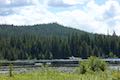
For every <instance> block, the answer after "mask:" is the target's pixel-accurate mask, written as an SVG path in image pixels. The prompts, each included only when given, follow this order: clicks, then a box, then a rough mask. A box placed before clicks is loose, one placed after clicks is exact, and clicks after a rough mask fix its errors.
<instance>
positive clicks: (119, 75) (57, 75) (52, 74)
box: [0, 70, 120, 80]
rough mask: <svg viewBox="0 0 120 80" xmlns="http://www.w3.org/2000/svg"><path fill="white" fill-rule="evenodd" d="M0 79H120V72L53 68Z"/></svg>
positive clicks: (0, 79)
mask: <svg viewBox="0 0 120 80" xmlns="http://www.w3.org/2000/svg"><path fill="white" fill-rule="evenodd" d="M0 80H120V72H107V71H106V72H99V73H97V72H96V73H86V74H77V73H62V72H58V71H54V70H46V71H35V72H32V73H22V74H14V76H12V77H9V76H8V75H0Z"/></svg>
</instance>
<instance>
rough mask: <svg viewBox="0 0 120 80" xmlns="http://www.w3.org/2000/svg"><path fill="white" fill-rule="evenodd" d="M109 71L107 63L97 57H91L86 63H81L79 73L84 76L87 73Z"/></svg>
mask: <svg viewBox="0 0 120 80" xmlns="http://www.w3.org/2000/svg"><path fill="white" fill-rule="evenodd" d="M106 69H107V64H106V62H105V61H103V60H101V59H99V58H97V57H93V56H92V57H89V58H88V59H87V60H86V61H82V62H80V66H79V72H80V73H81V74H84V73H86V72H89V71H92V72H97V71H105V70H106Z"/></svg>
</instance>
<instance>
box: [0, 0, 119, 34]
mask: <svg viewBox="0 0 120 80" xmlns="http://www.w3.org/2000/svg"><path fill="white" fill-rule="evenodd" d="M1 4H2V5H4V7H5V5H8V4H11V2H10V0H0V5H1ZM28 4H30V5H29V6H28ZM81 4H82V7H84V8H83V9H81V6H80V5H81ZM11 5H14V8H10V9H9V8H8V10H7V9H5V8H0V11H1V13H3V12H4V14H5V13H6V15H4V14H1V13H0V22H1V23H8V24H16V25H21V24H22V25H24V24H28V25H30V24H39V23H49V22H58V23H60V24H63V25H66V26H71V27H74V28H77V29H82V30H85V31H89V32H95V33H105V34H106V33H107V30H110V32H112V31H113V30H115V31H116V33H117V34H119V35H120V30H119V28H120V26H119V25H120V10H119V9H120V4H119V3H118V0H107V1H106V2H105V3H104V4H103V5H98V4H96V3H95V1H94V0H44V1H43V0H13V2H12V4H11ZM18 5H19V6H21V7H16V6H18ZM24 5H26V6H24ZM73 5H74V6H76V7H75V8H73V7H71V6H73ZM50 6H52V8H55V9H59V8H58V7H62V8H66V10H64V11H59V12H54V11H53V12H52V11H50V10H49V7H50ZM66 6H67V7H68V6H70V7H71V10H67V7H66ZM8 13H9V14H10V13H11V14H10V15H9V14H8ZM3 15H4V16H3Z"/></svg>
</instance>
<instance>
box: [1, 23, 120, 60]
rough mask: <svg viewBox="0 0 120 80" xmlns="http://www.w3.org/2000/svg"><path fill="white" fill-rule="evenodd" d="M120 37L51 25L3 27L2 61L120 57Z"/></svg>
mask: <svg viewBox="0 0 120 80" xmlns="http://www.w3.org/2000/svg"><path fill="white" fill-rule="evenodd" d="M119 53H120V37H118V36H116V34H115V32H114V34H113V35H112V36H110V35H100V34H92V33H87V32H84V31H80V30H77V29H72V28H68V27H64V26H62V25H59V24H56V23H51V24H41V25H33V26H14V25H0V59H1V60H18V59H22V60H23V59H25V60H26V59H61V58H63V59H66V58H69V57H71V56H75V57H81V58H87V57H89V56H91V55H93V56H99V57H102V58H108V57H120V54H119Z"/></svg>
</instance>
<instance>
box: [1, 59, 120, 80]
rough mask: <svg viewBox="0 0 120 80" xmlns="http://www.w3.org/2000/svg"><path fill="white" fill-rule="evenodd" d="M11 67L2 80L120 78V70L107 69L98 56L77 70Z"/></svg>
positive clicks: (106, 79)
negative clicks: (17, 71)
mask: <svg viewBox="0 0 120 80" xmlns="http://www.w3.org/2000/svg"><path fill="white" fill-rule="evenodd" d="M12 66H13V65H10V67H9V74H7V75H6V74H1V75H0V80H120V71H119V70H118V71H112V70H109V69H107V64H106V63H105V62H104V61H102V60H101V59H99V58H97V57H89V58H88V60H86V61H84V62H82V63H80V66H79V67H78V68H77V69H76V71H75V72H70V73H66V72H60V71H58V70H53V69H52V68H48V67H47V66H43V67H41V68H40V69H39V70H34V71H32V72H30V73H22V74H15V73H13V69H12Z"/></svg>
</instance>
